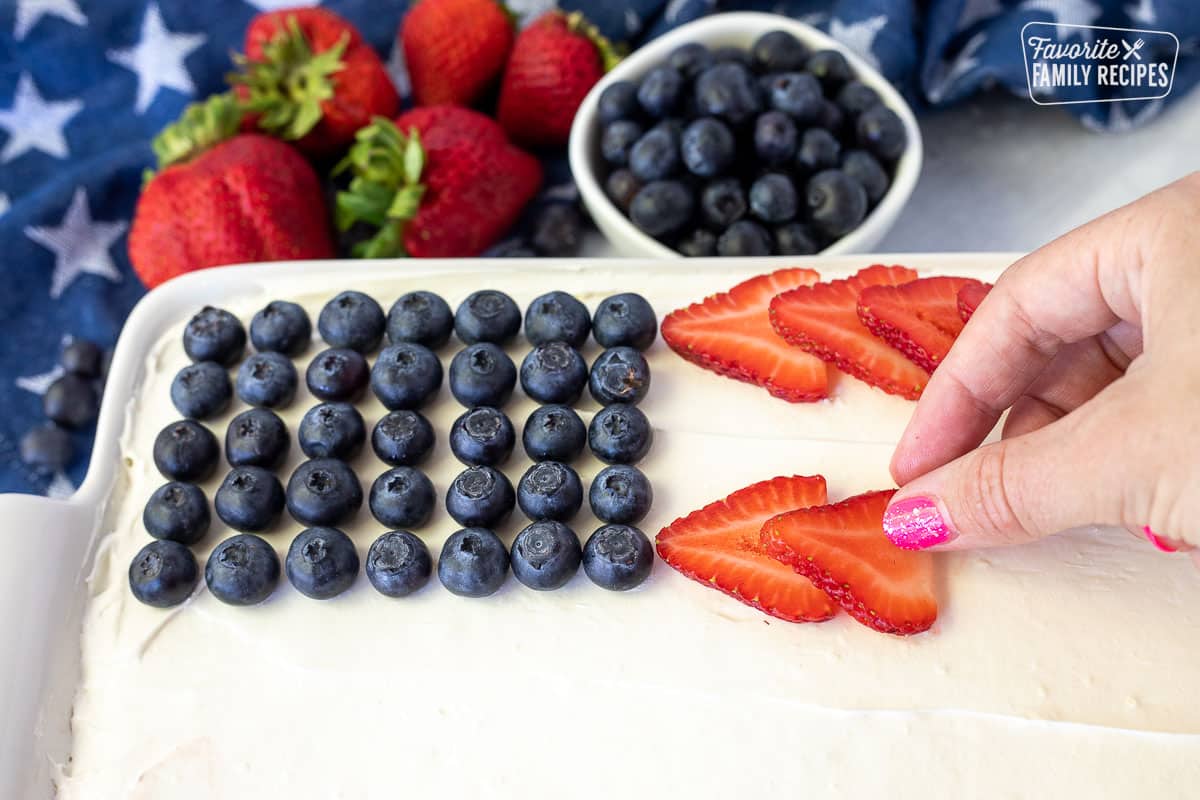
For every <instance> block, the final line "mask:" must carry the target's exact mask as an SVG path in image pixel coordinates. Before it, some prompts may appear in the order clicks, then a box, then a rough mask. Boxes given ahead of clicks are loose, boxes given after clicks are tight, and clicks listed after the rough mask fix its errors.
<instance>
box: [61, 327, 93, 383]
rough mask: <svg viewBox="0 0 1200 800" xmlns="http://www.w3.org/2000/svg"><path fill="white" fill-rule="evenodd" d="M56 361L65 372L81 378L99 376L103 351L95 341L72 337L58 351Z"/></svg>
mask: <svg viewBox="0 0 1200 800" xmlns="http://www.w3.org/2000/svg"><path fill="white" fill-rule="evenodd" d="M58 363H59V364H61V365H62V368H63V369H64V370H66V371H67V372H70V373H72V374H74V375H78V376H79V377H81V378H99V377H100V371H101V369H102V367H103V364H104V351H102V350H101V349H100V345H98V344H96V343H95V342H92V341H88V340H87V339H78V338H75V337H72V338H71V341H69V342H67V344H66V346H65V347H63V349H62V352H61V353H59V355H58Z"/></svg>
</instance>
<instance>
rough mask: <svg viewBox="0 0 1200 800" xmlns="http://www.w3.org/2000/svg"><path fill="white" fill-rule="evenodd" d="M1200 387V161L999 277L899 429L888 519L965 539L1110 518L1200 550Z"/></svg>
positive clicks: (920, 533)
mask: <svg viewBox="0 0 1200 800" xmlns="http://www.w3.org/2000/svg"><path fill="white" fill-rule="evenodd" d="M1198 398H1200V172H1198V173H1193V174H1192V175H1189V176H1188V177H1186V178H1183V179H1181V180H1179V181H1177V182H1175V183H1173V184H1170V185H1169V186H1166V187H1163V188H1162V189H1159V190H1158V191H1156V192H1154V193H1152V194H1149V195H1147V196H1145V197H1143V198H1141V199H1140V200H1137V201H1136V202H1134V203H1131V204H1130V205H1127V206H1125V207H1123V208H1119V209H1117V210H1116V211H1113V212H1111V213H1109V214H1106V215H1105V216H1103V217H1100V218H1099V219H1097V220H1094V221H1092V222H1090V223H1088V224H1086V225H1084V226H1082V227H1080V228H1077V229H1075V230H1074V231H1071V232H1070V233H1068V234H1066V235H1065V236H1063V237H1061V238H1059V239H1057V240H1055V241H1053V242H1051V243H1050V244H1048V245H1046V246H1045V247H1042V248H1041V249H1039V250H1037V251H1035V252H1033V253H1031V254H1029V255H1028V256H1026V257H1024V258H1022V259H1021V260H1019V261H1017V262H1016V263H1015V264H1013V265H1012V266H1011V267H1009V268H1008V269H1007V270H1006V271H1005V272H1004V274H1003V275H1001V276H1000V279H999V280H997V281H996V285H995V287H994V288H993V289H992V290H991V292H990V293H989V294H988V295H987V297H986V299H985V300H984V301H983V303H982V304H981V305H980V306H979V308H978V309H977V310H976V312H975V314H974V316H972V318H971V321H970V323H968V324H967V326H966V328H964V329H963V332H962V334H961V335H960V336H959V338H958V341H957V342H955V344H954V347H953V348H952V349H951V350H950V352H949V354H948V355H947V356H946V358H945V360H944V361H943V362H942V364H941V365H940V366H939V367H938V368H937V370H936V371H935V372H934V374H933V376H932V377H931V378H930V380H929V384H928V386H927V387H926V389H925V392H924V394H923V395H922V397H921V400H920V402H919V403H918V404H917V408H916V411H915V412H914V414H913V417H912V420H911V421H910V422H909V424H908V428H907V429H906V430H905V432H904V436H903V438H902V439H901V440H900V444H899V446H898V447H897V449H896V452H895V455H894V456H893V458H892V465H891V468H892V476H893V477H894V478H895V479H896V482H897V484H898V485H900V486H901V487H902V488H901V489H900V491H899V492H897V493H896V495H895V497H894V498H893V500H892V503H891V505H890V506H889V508H888V511H887V515H886V516H885V518H884V530H885V532H886V533H887V535H888V537H889V538H890V539H891V540H892V541H893V542H894V543H895V544H897V545H899V546H901V547H905V548H908V549H924V548H926V547H936V548H937V549H939V550H952V549H967V548H974V547H988V546H993V545H1002V544H1019V543H1021V542H1028V541H1030V540H1033V539H1038V538H1041V537H1043V536H1048V535H1050V534H1053V533H1056V532H1058V531H1062V530H1066V529H1068V528H1073V527H1077V526H1081V525H1089V524H1108V525H1117V526H1122V527H1125V528H1128V529H1129V530H1131V531H1133V532H1135V533H1136V534H1137V535H1138V536H1141V537H1143V538H1150V539H1151V542H1152V543H1153V541H1154V539H1153V537H1150V536H1147V533H1148V532H1151V533H1153V534H1156V535H1157V537H1159V540H1160V541H1159V544H1161V545H1164V546H1167V547H1175V548H1176V549H1191V548H1193V547H1200V405H1198V403H1197V400H1198ZM1006 409H1008V410H1009V414H1008V418H1007V419H1006V421H1005V424H1004V430H1003V438H1002V440H1001V441H999V442H996V443H994V444H989V445H985V446H983V447H979V444H980V442H981V441H983V439H984V438H985V437H986V436H987V434H988V432H989V431H990V430H991V429H992V428H993V427H994V425H995V424H996V421H997V420H998V419H999V417H1000V415H1001V414H1002V413H1003V412H1004V411H1005V410H1006ZM1147 529H1148V531H1147ZM1192 555H1193V558H1196V563H1197V565H1198V566H1200V550H1193V551H1192Z"/></svg>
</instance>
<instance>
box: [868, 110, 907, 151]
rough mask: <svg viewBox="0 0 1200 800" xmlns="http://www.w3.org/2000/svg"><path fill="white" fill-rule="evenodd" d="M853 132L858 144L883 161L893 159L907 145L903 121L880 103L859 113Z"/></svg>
mask: <svg viewBox="0 0 1200 800" xmlns="http://www.w3.org/2000/svg"><path fill="white" fill-rule="evenodd" d="M855 132H856V133H857V135H858V143H859V145H860V146H862V147H864V148H866V149H867V150H869V151H871V153H872V154H873V155H875V156H877V157H878V158H881V159H883V160H884V161H895V160H896V159H898V158H899V157H900V156H901V155H903V154H904V148H905V147H906V146H907V145H908V134H907V133H906V132H905V130H904V122H903V121H902V120H901V119H900V116H899V115H898V114H897V113H896V112H895V111H892V110H891V109H890V108H888V107H887V106H885V105H883V104H882V103H879V104H876V105H874V106H872V107H871V108H868V109H867V110H866V111H864V112H862V113H861V114H859V116H858V123H857V125H856V126H855Z"/></svg>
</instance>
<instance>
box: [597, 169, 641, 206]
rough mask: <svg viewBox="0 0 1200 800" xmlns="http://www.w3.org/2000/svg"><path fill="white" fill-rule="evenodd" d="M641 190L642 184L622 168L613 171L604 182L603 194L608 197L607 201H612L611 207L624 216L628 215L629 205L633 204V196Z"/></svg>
mask: <svg viewBox="0 0 1200 800" xmlns="http://www.w3.org/2000/svg"><path fill="white" fill-rule="evenodd" d="M641 188H642V182H641V181H639V180H638V179H637V176H636V175H634V174H633V173H632V172H630V171H629V170H628V169H625V168H624V167H622V168H621V169H615V170H613V171H612V173H611V174H609V176H608V179H607V180H606V181H605V182H604V192H605V194H607V195H608V199H609V200H612V201H613V205H615V206H616V207H617V208H619V209H621V211H622V212H623V213H626V214H628V213H629V204H630V203H632V202H633V196H634V195H635V194H637V193H638V190H639V189H641Z"/></svg>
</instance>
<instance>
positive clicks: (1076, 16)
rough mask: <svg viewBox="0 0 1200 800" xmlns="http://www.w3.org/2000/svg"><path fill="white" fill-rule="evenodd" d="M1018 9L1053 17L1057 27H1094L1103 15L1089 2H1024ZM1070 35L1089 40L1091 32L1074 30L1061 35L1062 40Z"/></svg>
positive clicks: (1098, 8)
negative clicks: (1043, 13)
mask: <svg viewBox="0 0 1200 800" xmlns="http://www.w3.org/2000/svg"><path fill="white" fill-rule="evenodd" d="M1020 8H1021V10H1022V11H1044V12H1046V13H1047V14H1049V15H1050V16H1052V17H1054V22H1055V23H1057V24H1059V25H1094V24H1095V23H1096V20H1098V19H1100V15H1101V14H1102V13H1104V10H1103V9H1102V8H1100V6H1098V5H1096V4H1095V3H1093V2H1091V0H1025V2H1023V3H1021V6H1020ZM1071 35H1079V36H1082V37H1084V38H1091V31H1084V30H1081V29H1079V28H1074V29H1068V32H1067V33H1064V34H1062V36H1063V38H1064V39H1066V38H1069V37H1070V36H1071Z"/></svg>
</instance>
